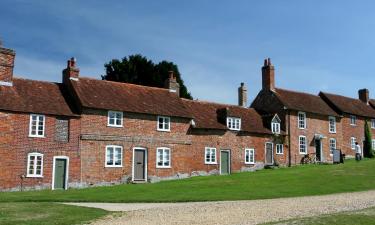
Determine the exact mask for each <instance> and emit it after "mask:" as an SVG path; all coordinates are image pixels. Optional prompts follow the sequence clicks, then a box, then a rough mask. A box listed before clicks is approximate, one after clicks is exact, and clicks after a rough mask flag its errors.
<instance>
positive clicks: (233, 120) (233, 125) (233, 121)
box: [227, 117, 241, 130]
mask: <svg viewBox="0 0 375 225" xmlns="http://www.w3.org/2000/svg"><path fill="white" fill-rule="evenodd" d="M237 125H238V126H237ZM227 127H228V129H229V130H241V118H238V117H227Z"/></svg>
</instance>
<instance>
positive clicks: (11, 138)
mask: <svg viewBox="0 0 375 225" xmlns="http://www.w3.org/2000/svg"><path fill="white" fill-rule="evenodd" d="M29 122H30V114H24V113H8V112H0V143H1V144H0V162H1V163H0V167H1V168H0V189H12V188H14V189H19V188H20V186H21V178H20V176H21V175H26V174H27V170H26V167H27V155H28V153H31V152H38V153H42V154H44V156H43V177H42V178H25V179H24V181H23V186H24V187H25V188H28V187H48V188H50V187H51V182H52V167H53V157H54V156H68V157H69V161H70V162H69V178H68V181H69V183H71V184H77V183H79V182H80V159H79V151H78V144H79V138H78V137H79V133H80V130H79V129H80V124H79V119H78V118H75V119H70V129H69V142H68V143H61V142H56V141H55V140H54V137H55V122H56V118H55V117H54V116H46V124H45V137H44V138H31V137H29Z"/></svg>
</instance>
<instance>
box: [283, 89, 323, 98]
mask: <svg viewBox="0 0 375 225" xmlns="http://www.w3.org/2000/svg"><path fill="white" fill-rule="evenodd" d="M276 90H281V91H289V92H293V93H298V94H305V95H310V96H314V97H318V98H319V95H315V94H311V93H307V92H303V91H294V90H289V89H284V88H276ZM276 93H277V91H276Z"/></svg>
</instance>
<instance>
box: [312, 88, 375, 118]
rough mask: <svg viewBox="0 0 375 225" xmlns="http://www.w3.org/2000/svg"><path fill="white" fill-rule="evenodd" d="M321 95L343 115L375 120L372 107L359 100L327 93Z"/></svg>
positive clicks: (374, 111) (374, 112)
mask: <svg viewBox="0 0 375 225" xmlns="http://www.w3.org/2000/svg"><path fill="white" fill-rule="evenodd" d="M319 95H320V96H321V97H322V98H323V99H326V100H327V101H329V102H330V103H331V104H332V105H333V106H334V107H335V108H336V109H337V110H338V111H340V112H341V113H348V114H353V115H357V116H364V117H371V118H375V110H374V109H373V108H372V107H371V106H370V105H368V104H366V103H364V102H362V101H361V100H359V99H354V98H349V97H345V96H341V95H335V94H330V93H325V92H320V93H319Z"/></svg>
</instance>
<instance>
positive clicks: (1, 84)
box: [0, 81, 13, 87]
mask: <svg viewBox="0 0 375 225" xmlns="http://www.w3.org/2000/svg"><path fill="white" fill-rule="evenodd" d="M0 86H9V87H12V86H13V83H12V82H5V81H0Z"/></svg>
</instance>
